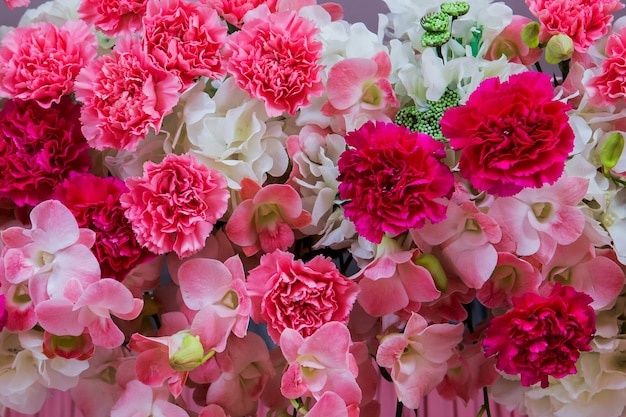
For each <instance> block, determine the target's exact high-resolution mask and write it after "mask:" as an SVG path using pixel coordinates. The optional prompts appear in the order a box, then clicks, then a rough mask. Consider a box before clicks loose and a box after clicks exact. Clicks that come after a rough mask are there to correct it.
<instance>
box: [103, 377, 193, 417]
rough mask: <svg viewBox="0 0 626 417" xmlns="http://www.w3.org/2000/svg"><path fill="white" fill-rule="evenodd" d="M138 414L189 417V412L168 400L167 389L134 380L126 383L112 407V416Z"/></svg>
mask: <svg viewBox="0 0 626 417" xmlns="http://www.w3.org/2000/svg"><path fill="white" fill-rule="evenodd" d="M138 399H141V400H140V401H138ZM136 416H168V417H189V414H187V412H186V411H185V410H183V409H182V408H180V407H179V406H177V405H175V404H172V403H171V402H169V401H168V392H167V390H165V391H164V390H163V389H159V388H156V389H155V388H152V387H149V386H147V385H144V384H142V383H141V382H139V381H137V380H132V381H130V382H128V383H127V384H126V387H125V388H124V392H123V393H122V395H121V396H120V398H119V399H118V400H117V402H116V403H115V405H114V406H113V408H112V409H111V417H136Z"/></svg>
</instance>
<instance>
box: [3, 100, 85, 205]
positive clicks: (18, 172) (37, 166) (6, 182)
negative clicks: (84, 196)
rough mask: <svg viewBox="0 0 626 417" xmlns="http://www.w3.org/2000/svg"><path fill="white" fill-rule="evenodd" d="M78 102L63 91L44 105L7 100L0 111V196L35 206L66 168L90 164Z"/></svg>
mask: <svg viewBox="0 0 626 417" xmlns="http://www.w3.org/2000/svg"><path fill="white" fill-rule="evenodd" d="M79 116H80V107H79V106H78V105H76V104H74V103H72V100H71V99H70V98H69V97H67V96H66V97H64V98H63V99H61V101H60V103H59V104H54V103H53V104H51V105H50V108H47V109H44V108H43V107H41V106H39V104H37V103H36V102H35V101H31V100H29V101H20V100H10V101H8V102H6V104H5V105H4V108H3V109H2V111H0V171H1V172H2V175H0V197H4V198H9V199H11V200H13V201H14V202H15V204H17V205H18V206H25V205H30V206H35V205H37V204H38V203H40V202H42V201H44V200H47V199H49V198H50V197H51V195H52V192H53V190H54V187H55V186H56V185H57V184H58V183H60V182H62V181H63V180H64V179H65V178H67V177H69V175H70V173H72V172H86V171H87V170H89V168H90V167H91V159H90V157H89V154H88V150H89V147H88V145H87V142H86V140H85V138H84V136H83V135H82V133H81V125H80V121H79Z"/></svg>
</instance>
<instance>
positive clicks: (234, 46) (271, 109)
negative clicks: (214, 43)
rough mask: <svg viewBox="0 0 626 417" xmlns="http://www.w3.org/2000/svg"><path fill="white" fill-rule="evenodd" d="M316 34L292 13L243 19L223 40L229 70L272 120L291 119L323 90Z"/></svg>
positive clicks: (311, 24)
mask: <svg viewBox="0 0 626 417" xmlns="http://www.w3.org/2000/svg"><path fill="white" fill-rule="evenodd" d="M317 32H318V29H317V27H316V26H315V24H314V23H313V22H312V21H311V20H309V19H306V18H304V17H300V16H298V14H297V13H296V12H293V11H291V12H278V13H272V14H269V15H268V16H267V19H260V18H258V19H253V20H250V21H247V22H246V23H245V25H243V28H242V29H241V30H240V31H238V32H235V33H233V34H232V35H231V36H230V38H229V39H228V41H227V42H226V48H225V49H224V57H225V58H226V59H228V66H227V69H228V72H229V73H230V74H231V75H232V76H233V77H235V80H237V85H238V86H239V87H240V88H241V89H243V90H244V91H246V92H247V93H248V94H249V95H250V96H251V97H254V98H258V99H260V100H263V101H264V102H265V108H266V110H267V114H268V115H269V116H270V117H274V116H280V115H281V114H282V113H283V112H284V111H286V112H288V113H289V114H291V115H295V114H296V111H298V109H299V108H300V107H302V106H307V105H308V104H309V103H310V97H311V96H319V95H321V94H322V92H323V91H324V85H323V83H322V78H321V69H322V67H321V66H320V65H319V64H318V61H319V59H320V58H321V54H322V43H321V42H319V41H318V40H316V39H315V37H316V35H317Z"/></svg>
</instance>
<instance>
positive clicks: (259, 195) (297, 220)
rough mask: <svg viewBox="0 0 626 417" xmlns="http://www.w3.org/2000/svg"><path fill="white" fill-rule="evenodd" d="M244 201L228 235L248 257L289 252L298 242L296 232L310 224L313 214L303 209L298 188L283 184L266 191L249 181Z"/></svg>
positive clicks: (243, 187)
mask: <svg viewBox="0 0 626 417" xmlns="http://www.w3.org/2000/svg"><path fill="white" fill-rule="evenodd" d="M241 197H242V199H243V201H242V202H241V204H239V205H238V206H237V208H235V211H234V212H233V214H232V215H231V216H230V219H229V220H228V223H226V235H227V236H228V238H229V239H230V240H232V241H233V243H235V244H237V245H240V246H242V247H243V251H244V253H245V254H246V255H247V256H252V255H254V254H255V253H257V252H258V251H259V250H262V251H263V252H265V253H270V252H273V251H274V250H276V249H280V250H287V249H288V248H289V247H290V246H291V245H293V242H294V241H295V235H294V232H293V229H299V228H302V227H304V226H307V225H308V224H309V223H311V214H310V213H309V212H307V211H305V210H303V209H302V199H301V198H300V196H299V195H298V193H297V192H296V190H295V189H293V188H292V187H290V186H288V185H284V184H270V185H267V186H265V187H263V188H261V186H260V185H258V184H257V183H255V182H254V181H253V180H251V179H249V178H244V179H243V180H242V181H241Z"/></svg>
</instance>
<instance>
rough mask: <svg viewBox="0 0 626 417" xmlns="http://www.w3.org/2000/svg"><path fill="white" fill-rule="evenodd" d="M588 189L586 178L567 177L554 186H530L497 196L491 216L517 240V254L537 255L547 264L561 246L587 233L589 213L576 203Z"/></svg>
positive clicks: (491, 208) (491, 209) (506, 232)
mask: <svg viewBox="0 0 626 417" xmlns="http://www.w3.org/2000/svg"><path fill="white" fill-rule="evenodd" d="M587 188H588V181H587V180H586V179H584V178H579V177H563V178H561V179H560V180H559V181H557V182H556V183H554V184H553V185H545V186H543V187H542V188H538V189H531V188H527V189H524V190H522V191H520V192H519V193H518V194H517V195H515V196H512V197H502V198H497V199H495V200H494V202H493V203H492V204H491V207H490V209H489V215H490V216H491V217H493V218H494V219H495V220H496V221H497V222H498V224H499V225H500V227H501V228H502V231H503V232H504V234H506V235H507V238H508V239H510V240H511V241H512V242H515V245H516V253H517V255H519V256H529V255H534V257H535V258H537V260H539V261H540V262H542V263H545V262H548V261H549V260H550V259H551V258H552V256H553V255H554V252H555V250H556V247H557V245H569V244H570V243H573V242H574V241H575V240H576V239H578V238H579V237H580V236H581V234H582V233H583V229H584V227H585V215H584V214H583V212H582V211H581V210H580V209H579V208H578V207H576V206H577V205H578V204H579V203H580V202H581V201H582V199H583V197H584V196H585V194H586V192H587Z"/></svg>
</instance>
